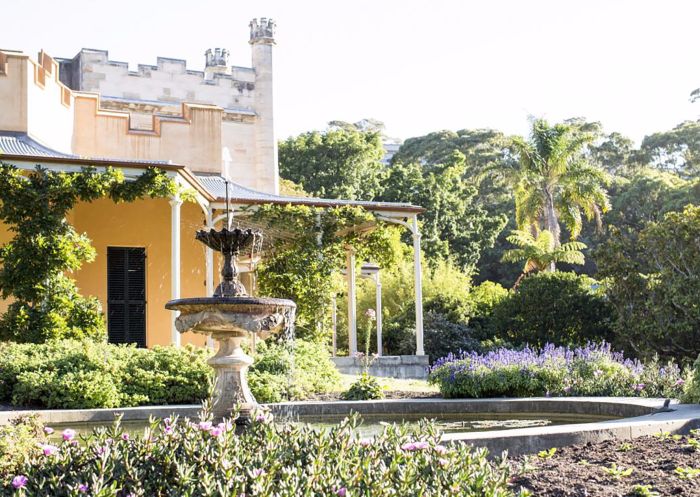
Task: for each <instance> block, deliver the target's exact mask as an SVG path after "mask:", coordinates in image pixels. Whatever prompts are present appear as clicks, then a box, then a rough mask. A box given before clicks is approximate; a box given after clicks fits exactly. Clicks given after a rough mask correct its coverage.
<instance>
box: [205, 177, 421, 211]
mask: <svg viewBox="0 0 700 497" xmlns="http://www.w3.org/2000/svg"><path fill="white" fill-rule="evenodd" d="M195 176H196V177H197V179H198V180H199V182H200V183H202V185H204V187H205V188H206V189H207V191H208V192H209V193H211V194H212V195H213V196H214V197H216V198H217V199H218V200H223V199H225V198H226V180H225V179H224V178H223V177H221V176H213V175H207V174H197V173H195ZM228 195H229V199H230V200H231V201H232V202H234V203H236V202H246V201H248V202H254V203H265V202H270V203H276V204H280V203H290V204H296V205H324V206H326V205H330V206H333V205H337V206H343V205H355V206H360V207H366V208H372V209H382V210H391V209H397V210H416V211H421V210H422V208H421V207H419V206H416V205H412V204H406V203H397V202H370V201H364V200H341V199H330V198H317V197H291V196H285V195H274V194H271V193H265V192H259V191H257V190H253V189H251V188H247V187H245V186H242V185H239V184H238V183H233V182H231V181H229V183H228Z"/></svg>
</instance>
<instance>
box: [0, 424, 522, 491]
mask: <svg viewBox="0 0 700 497" xmlns="http://www.w3.org/2000/svg"><path fill="white" fill-rule="evenodd" d="M202 421H204V422H203V423H200V422H190V421H188V420H182V419H178V418H173V419H171V420H169V422H167V423H166V422H165V421H160V420H154V421H153V422H152V423H151V425H150V427H149V428H147V430H146V432H145V433H144V434H143V435H141V434H135V433H132V436H131V437H128V439H126V438H127V437H123V436H122V435H123V433H124V432H123V431H122V428H121V426H120V425H119V423H118V422H117V423H115V424H114V425H113V426H111V427H107V428H100V429H98V430H96V432H95V433H94V434H92V435H90V436H87V437H86V438H85V439H84V440H83V441H82V442H81V443H78V444H74V443H72V441H64V440H60V441H59V442H56V443H57V445H56V446H55V451H52V454H51V455H45V453H44V452H43V451H42V450H41V448H39V447H34V448H32V449H31V450H30V451H29V454H28V457H27V460H26V461H24V462H23V464H21V465H20V466H19V467H15V468H12V469H11V470H10V469H7V470H3V471H0V496H4V495H7V496H13V495H50V496H52V497H63V496H76V495H80V494H86V495H99V496H100V497H126V496H128V495H134V496H166V495H177V496H190V497H194V496H242V495H246V496H251V497H252V496H260V497H263V496H277V497H296V496H299V495H314V496H316V495H318V496H321V495H323V496H333V495H338V496H345V497H354V496H357V497H360V496H363V495H371V496H372V497H384V496H386V497H389V496H404V495H405V496H409V495H410V496H412V495H420V496H424V497H439V496H446V495H473V496H477V495H478V496H480V497H511V496H513V495H514V493H513V492H512V491H511V489H510V488H509V486H508V481H509V470H508V465H507V462H505V461H503V462H499V463H493V462H490V461H489V460H487V458H486V455H487V453H486V451H485V449H477V450H475V449H473V448H471V447H469V446H467V445H463V444H458V445H450V446H442V445H440V443H439V441H440V433H439V432H438V431H437V429H436V428H435V426H434V425H432V424H430V423H428V422H425V423H423V424H422V425H421V426H419V427H418V428H409V427H406V426H390V427H387V428H386V429H385V431H384V432H383V433H382V434H380V435H379V436H377V437H376V438H374V439H372V440H367V439H361V438H360V437H359V436H358V435H357V433H356V431H355V430H354V427H355V425H356V423H357V422H358V419H357V418H351V419H346V420H345V421H343V422H342V423H340V424H339V425H337V426H336V427H334V428H331V429H329V430H320V431H317V430H314V429H312V428H310V427H308V426H299V425H289V424H281V423H278V422H270V420H269V418H268V417H266V416H261V417H260V420H259V421H257V420H256V421H253V423H252V425H251V426H250V427H249V428H248V429H247V430H246V431H245V432H243V433H242V434H238V435H237V434H236V433H235V428H234V424H233V423H230V422H229V423H222V424H214V423H209V422H207V420H202ZM166 430H169V432H166ZM18 492H22V493H21V494H20V493H18Z"/></svg>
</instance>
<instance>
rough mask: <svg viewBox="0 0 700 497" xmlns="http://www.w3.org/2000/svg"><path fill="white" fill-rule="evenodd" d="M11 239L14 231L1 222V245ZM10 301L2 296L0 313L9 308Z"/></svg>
mask: <svg viewBox="0 0 700 497" xmlns="http://www.w3.org/2000/svg"><path fill="white" fill-rule="evenodd" d="M10 240H12V233H10V232H9V231H8V229H7V226H5V225H4V224H2V223H0V245H4V244H5V243H7V242H9V241H10ZM10 302H11V301H10V300H2V299H1V298H0V314H2V313H4V312H5V311H6V310H7V306H8V305H10Z"/></svg>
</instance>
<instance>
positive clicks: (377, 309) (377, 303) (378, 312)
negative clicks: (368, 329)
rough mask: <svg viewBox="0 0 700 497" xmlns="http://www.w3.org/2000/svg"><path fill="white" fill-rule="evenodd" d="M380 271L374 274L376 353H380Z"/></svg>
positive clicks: (379, 354)
mask: <svg viewBox="0 0 700 497" xmlns="http://www.w3.org/2000/svg"><path fill="white" fill-rule="evenodd" d="M379 274H380V272H379V271H377V274H376V275H375V276H374V281H375V283H376V290H375V291H376V296H375V301H376V304H375V305H376V315H377V355H378V356H381V355H382V281H381V279H380V277H379Z"/></svg>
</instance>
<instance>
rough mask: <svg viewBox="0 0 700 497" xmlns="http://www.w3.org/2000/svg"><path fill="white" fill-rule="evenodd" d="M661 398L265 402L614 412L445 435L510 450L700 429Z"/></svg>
mask: <svg viewBox="0 0 700 497" xmlns="http://www.w3.org/2000/svg"><path fill="white" fill-rule="evenodd" d="M663 403H664V399H645V398H638V397H633V398H626V397H564V398H544V397H537V398H519V399H396V400H375V401H341V402H322V401H310V402H306V401H303V402H284V403H279V404H267V405H265V407H267V408H268V409H270V411H271V412H272V413H273V414H275V415H282V416H284V415H287V416H292V417H295V416H301V417H305V416H324V415H327V416H338V415H347V414H350V413H352V412H357V413H358V414H361V415H362V414H365V415H377V414H394V415H401V414H407V415H408V414H422V415H425V416H426V417H430V416H431V415H435V414H453V413H479V412H489V413H514V414H515V413H536V414H568V415H571V414H581V415H603V416H611V417H618V418H619V419H613V420H609V421H600V422H592V423H581V424H566V425H558V426H544V427H533V428H519V429H511V430H496V431H486V432H474V433H452V434H445V435H444V436H443V441H444V442H445V443H468V444H472V445H475V446H479V447H486V448H488V449H489V451H490V452H491V453H492V454H500V453H501V452H502V451H503V450H508V451H509V453H510V454H511V455H518V454H527V453H534V452H537V451H540V450H544V449H549V448H551V447H557V448H560V447H565V446H568V445H574V444H582V443H587V442H598V441H603V440H610V439H619V440H629V439H632V438H636V437H640V436H644V435H652V434H654V433H659V432H660V431H668V432H671V433H687V432H688V431H689V430H691V429H694V428H700V405H690V404H678V403H672V404H671V409H673V411H671V412H656V411H657V409H659V408H661V407H662V406H663ZM200 407H201V406H199V405H177V406H176V405H173V406H142V407H128V408H120V409H64V410H21V411H20V410H17V411H0V425H2V424H7V423H9V422H10V421H11V420H12V419H14V418H17V417H19V416H23V415H28V414H37V415H39V417H40V418H41V420H42V422H43V423H45V424H49V425H50V424H59V423H60V424H62V423H80V422H109V421H111V420H113V419H114V416H115V414H120V413H121V414H123V418H122V419H123V420H124V421H139V420H147V419H148V418H149V417H150V416H154V417H166V416H169V415H171V414H176V415H179V416H182V417H196V416H197V413H198V412H199V409H200Z"/></svg>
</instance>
